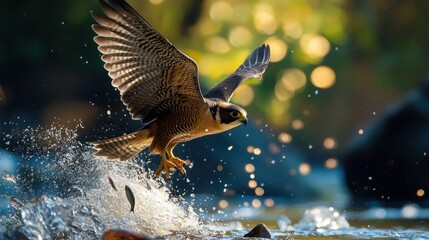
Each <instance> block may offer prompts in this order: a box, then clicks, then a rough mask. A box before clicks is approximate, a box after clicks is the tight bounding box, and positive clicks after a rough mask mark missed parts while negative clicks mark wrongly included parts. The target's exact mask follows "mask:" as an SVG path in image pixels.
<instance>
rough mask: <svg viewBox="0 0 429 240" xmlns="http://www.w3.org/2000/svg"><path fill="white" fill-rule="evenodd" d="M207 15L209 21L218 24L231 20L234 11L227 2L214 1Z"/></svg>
mask: <svg viewBox="0 0 429 240" xmlns="http://www.w3.org/2000/svg"><path fill="white" fill-rule="evenodd" d="M209 14H210V18H211V19H213V20H214V21H219V22H220V21H225V20H229V19H231V18H232V17H233V16H234V9H233V7H232V6H231V4H230V3H229V2H228V1H214V2H213V3H212V5H211V7H210V12H209Z"/></svg>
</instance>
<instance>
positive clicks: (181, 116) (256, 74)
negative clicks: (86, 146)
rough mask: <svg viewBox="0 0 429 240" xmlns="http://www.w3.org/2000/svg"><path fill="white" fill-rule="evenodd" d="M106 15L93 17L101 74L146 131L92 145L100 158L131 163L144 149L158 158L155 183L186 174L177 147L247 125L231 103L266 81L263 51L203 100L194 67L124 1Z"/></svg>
mask: <svg viewBox="0 0 429 240" xmlns="http://www.w3.org/2000/svg"><path fill="white" fill-rule="evenodd" d="M100 5H101V9H102V10H103V12H104V13H105V15H100V14H98V13H95V12H92V11H91V14H92V16H93V17H94V19H95V20H96V22H97V23H98V24H93V25H92V29H93V30H94V31H95V33H96V34H97V36H95V37H94V41H95V42H96V43H97V44H98V50H99V51H100V52H101V54H102V56H101V59H102V60H103V61H104V62H105V64H104V68H105V69H106V70H107V71H108V74H109V76H110V78H112V82H111V83H112V85H113V87H115V88H117V89H118V90H119V93H120V95H121V101H122V102H123V104H124V105H125V106H126V108H127V110H128V111H129V113H130V115H131V117H132V119H134V120H140V121H141V122H142V124H143V127H142V128H141V129H140V130H138V131H136V132H133V133H130V134H127V135H123V136H119V137H115V138H110V139H105V140H101V141H95V142H90V144H91V145H92V146H93V148H94V149H95V150H96V152H95V155H96V156H101V157H103V158H105V159H117V160H120V161H126V160H128V159H130V158H131V157H133V156H135V155H137V154H138V153H139V152H141V151H142V150H144V149H145V148H148V149H149V153H150V154H159V155H161V158H162V162H161V164H160V165H159V167H158V168H157V170H156V171H155V175H156V176H160V174H161V173H162V172H165V177H166V178H167V179H168V178H170V169H171V170H175V168H177V169H179V170H180V171H181V173H182V174H186V170H185V168H184V167H183V165H184V164H185V161H183V160H182V159H180V158H178V157H176V156H175V155H174V154H173V149H174V147H175V146H176V145H177V144H179V143H181V142H186V141H189V140H192V139H195V138H198V137H202V136H205V135H209V134H216V133H220V132H224V131H227V130H229V129H231V128H234V127H237V126H239V125H241V124H244V125H246V124H247V118H246V115H247V113H246V111H245V110H244V109H243V108H241V107H240V106H237V105H235V104H233V103H230V99H231V96H232V95H233V94H234V91H235V90H236V89H237V87H238V86H239V85H240V84H241V83H242V82H244V81H245V80H247V79H249V78H261V77H262V74H263V73H264V72H265V69H266V68H267V66H268V63H269V60H270V47H269V46H268V45H266V44H263V45H261V46H260V47H259V48H257V49H255V50H254V51H253V52H252V53H251V54H250V55H249V56H248V57H247V59H246V60H245V61H244V63H243V64H242V65H241V66H239V67H238V69H237V70H236V71H235V72H234V73H232V74H231V75H229V76H228V77H227V78H226V79H225V80H223V81H222V82H220V83H219V84H217V85H216V86H214V87H213V88H212V89H210V90H209V91H208V92H207V93H206V94H204V95H202V93H201V90H200V86H199V82H198V67H197V65H196V63H195V62H194V61H193V60H192V59H191V58H189V57H188V56H186V55H185V54H183V53H182V52H180V51H179V50H178V49H177V48H176V47H175V46H174V45H173V44H171V43H170V42H169V41H168V40H167V39H166V38H164V37H163V36H162V35H161V34H160V33H159V32H158V31H156V30H155V29H154V28H152V27H151V26H150V25H149V23H148V22H147V21H146V20H145V19H144V18H143V17H141V16H140V15H139V14H138V13H137V12H136V11H135V10H134V9H133V8H132V7H131V6H130V5H129V4H128V3H127V2H125V1H124V0H110V1H109V2H105V1H103V0H101V1H100Z"/></svg>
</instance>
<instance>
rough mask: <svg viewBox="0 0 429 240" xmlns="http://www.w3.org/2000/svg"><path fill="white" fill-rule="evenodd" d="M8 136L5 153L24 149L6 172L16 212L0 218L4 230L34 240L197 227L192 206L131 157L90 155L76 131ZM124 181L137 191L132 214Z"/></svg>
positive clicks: (178, 231) (28, 130) (181, 230)
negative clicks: (117, 158)
mask: <svg viewBox="0 0 429 240" xmlns="http://www.w3.org/2000/svg"><path fill="white" fill-rule="evenodd" d="M7 140H8V141H9V144H8V145H9V147H8V151H10V152H15V153H17V152H19V153H21V160H20V163H19V164H20V167H19V169H20V170H19V171H18V172H17V173H16V174H15V176H12V175H11V174H9V173H8V174H3V178H5V177H6V178H7V179H4V180H7V181H9V179H14V184H16V187H15V190H16V191H15V192H14V193H13V194H10V195H8V197H9V199H10V205H11V206H13V207H14V208H16V211H14V212H13V213H12V217H10V218H9V217H8V218H5V217H3V218H1V219H0V221H1V222H2V224H0V225H1V226H3V227H2V228H1V227H0V231H1V232H5V231H6V232H8V233H7V234H9V235H10V236H15V237H16V236H20V234H21V235H22V234H23V235H25V236H27V237H30V238H31V239H58V238H73V239H99V238H100V237H101V236H102V234H103V232H104V231H106V230H108V229H126V230H129V231H134V232H139V233H143V234H147V235H152V236H169V235H175V236H177V235H181V234H183V235H187V236H189V235H194V236H197V235H199V234H200V233H201V228H200V227H199V226H201V224H200V221H199V219H198V216H197V215H196V213H195V212H194V210H193V208H192V206H191V204H188V203H187V202H185V201H184V200H182V199H179V198H176V197H172V195H171V192H170V190H169V189H168V187H166V182H165V181H164V180H162V179H160V178H153V177H152V176H153V173H151V172H148V171H147V170H146V169H145V168H144V166H141V165H138V164H136V163H133V162H132V161H131V162H117V161H106V160H104V159H99V158H96V157H94V156H93V155H92V150H91V149H90V147H89V146H87V145H86V144H85V143H82V142H80V141H78V140H77V134H76V129H67V128H63V127H58V126H51V127H48V128H43V127H39V128H30V127H29V128H26V129H23V130H14V131H13V132H12V133H11V134H8V139H7ZM109 177H110V178H111V179H112V181H113V182H114V184H115V186H116V189H117V190H115V189H114V188H113V187H112V186H111V184H110V183H109V180H108V179H109ZM9 182H10V181H9ZM125 185H127V186H129V188H130V189H131V190H132V192H133V194H134V197H135V207H134V211H133V212H132V211H130V208H131V206H130V202H129V201H128V200H127V197H126V192H125Z"/></svg>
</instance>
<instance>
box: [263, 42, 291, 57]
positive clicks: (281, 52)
mask: <svg viewBox="0 0 429 240" xmlns="http://www.w3.org/2000/svg"><path fill="white" fill-rule="evenodd" d="M265 43H266V44H268V45H270V50H271V51H270V62H279V61H281V60H283V58H285V56H286V54H287V49H288V48H287V45H286V43H285V42H284V41H282V40H280V39H278V38H276V37H270V38H268V39H267V40H266V41H265Z"/></svg>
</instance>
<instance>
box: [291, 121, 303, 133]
mask: <svg viewBox="0 0 429 240" xmlns="http://www.w3.org/2000/svg"><path fill="white" fill-rule="evenodd" d="M292 128H293V129H295V130H301V129H303V128H304V122H303V121H302V120H300V119H295V120H293V121H292Z"/></svg>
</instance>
